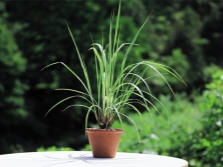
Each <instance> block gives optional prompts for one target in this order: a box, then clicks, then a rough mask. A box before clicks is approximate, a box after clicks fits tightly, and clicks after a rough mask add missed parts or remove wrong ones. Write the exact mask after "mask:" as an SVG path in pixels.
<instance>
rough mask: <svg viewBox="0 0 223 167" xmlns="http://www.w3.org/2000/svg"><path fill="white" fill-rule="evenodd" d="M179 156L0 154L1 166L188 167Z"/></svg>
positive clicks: (62, 153) (88, 153)
mask: <svg viewBox="0 0 223 167" xmlns="http://www.w3.org/2000/svg"><path fill="white" fill-rule="evenodd" d="M187 164H188V163H187V161H185V160H183V159H179V158H173V157H166V156H159V155H151V154H137V153H121V152H118V153H117V154H116V157H115V158H93V157H92V153H91V152H88V151H61V152H59V151H58V152H30V153H14V154H4V155H0V167H79V166H80V167H90V166H91V167H92V166H95V167H96V166H103V167H107V166H108V167H111V166H115V167H119V166H120V167H123V166H124V167H125V166H130V167H133V166H134V167H142V166H143V167H147V166H148V167H187Z"/></svg>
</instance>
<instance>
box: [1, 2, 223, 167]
mask: <svg viewBox="0 0 223 167" xmlns="http://www.w3.org/2000/svg"><path fill="white" fill-rule="evenodd" d="M117 7H118V0H64V1H60V0H57V1H37V0H36V1H10V0H9V1H0V112H1V115H0V154H6V153H14V152H25V151H26V152H28V151H44V150H89V145H88V142H87V139H86V137H85V132H84V118H85V114H86V111H85V110H84V109H82V108H70V109H69V110H67V111H66V112H61V110H63V109H64V108H65V107H66V106H67V105H69V104H75V103H77V102H79V101H77V99H73V101H72V100H70V101H67V102H64V103H63V104H61V105H60V106H58V107H57V108H55V109H54V110H53V111H52V112H51V113H50V114H49V115H48V116H47V117H44V115H45V113H46V112H47V110H48V109H49V108H50V107H52V106H53V105H54V104H55V103H56V102H58V101H59V100H61V99H63V98H65V97H67V96H70V95H72V94H70V92H62V91H55V90H54V89H55V88H59V87H61V88H75V89H82V87H81V85H80V83H79V82H78V81H77V80H76V79H75V78H74V77H73V76H72V75H71V74H70V73H69V72H67V70H66V69H65V68H63V66H60V65H58V66H54V67H52V68H50V69H46V70H44V71H40V70H41V69H42V68H43V67H44V66H46V65H48V64H50V63H52V62H55V61H61V62H64V63H66V64H67V65H69V66H70V67H71V68H72V69H73V70H74V71H76V72H77V73H78V74H79V75H80V76H82V75H83V74H82V73H81V68H80V66H79V62H78V59H77V54H76V52H75V48H74V46H73V43H72V40H71V38H70V36H69V33H68V30H67V27H66V24H65V21H64V20H67V22H68V23H69V25H70V27H71V29H72V31H73V33H74V36H75V39H76V42H77V44H78V46H79V49H80V52H81V53H82V55H83V56H84V57H85V61H86V64H87V67H88V70H89V71H92V75H91V77H92V80H93V78H94V76H95V74H94V71H93V69H94V57H93V54H92V51H89V50H88V49H89V48H90V44H91V43H92V39H91V36H92V38H93V39H94V41H99V42H100V40H101V37H102V36H104V37H105V38H106V37H107V36H106V35H107V34H108V31H109V30H108V25H109V19H110V16H111V13H112V11H115V10H116V9H117ZM151 12H152V13H151ZM121 13H122V17H121V32H122V41H123V42H130V41H131V39H132V38H133V36H134V34H135V33H136V31H137V29H138V28H139V27H140V25H141V24H142V23H143V22H144V20H145V19H146V18H147V16H148V15H150V19H149V22H148V23H147V24H146V26H145V27H144V29H143V31H142V33H141V34H140V36H139V38H138V40H137V43H138V44H139V46H137V47H135V48H134V50H133V51H132V53H131V54H130V55H129V59H128V61H129V62H130V63H134V62H135V61H141V60H155V61H157V62H161V63H164V64H166V65H168V66H171V67H172V68H173V69H175V70H176V71H177V72H178V73H179V74H180V75H181V76H182V77H183V79H184V80H185V82H186V83H187V86H184V85H183V84H181V83H179V82H178V81H177V80H174V79H171V78H168V81H169V83H170V84H171V86H172V87H173V89H174V91H175V95H176V96H175V97H173V96H172V94H171V92H170V91H169V90H168V89H167V88H165V86H164V85H165V83H164V82H162V81H161V80H159V79H158V78H153V79H152V80H150V82H149V84H150V86H151V88H152V91H153V93H154V95H156V96H157V97H159V99H160V101H162V103H164V105H165V106H166V110H167V111H166V112H167V113H165V114H164V115H165V116H162V114H161V115H157V114H154V115H153V116H151V115H150V113H148V112H147V111H142V113H143V114H142V115H143V122H141V121H140V119H139V118H138V115H137V114H134V113H130V116H131V118H132V119H133V120H135V122H136V123H137V124H138V125H139V127H140V135H141V143H140V144H139V143H138V140H137V136H135V135H132V134H135V131H134V127H133V126H132V125H131V124H129V123H128V122H125V123H124V128H125V132H124V134H123V137H122V141H121V143H120V148H119V151H127V152H140V153H154V154H160V155H168V156H175V157H179V158H184V159H186V160H188V161H189V163H190V166H191V167H193V166H196V167H200V166H202V167H209V166H210V167H211V166H215V167H222V166H223V140H222V138H223V128H222V121H223V103H222V102H223V55H222V53H223V47H222V46H223V45H222V44H223V1H220V0H219V1H218V0H212V1H210V0H193V1H190V0H178V1H173V0H166V1H164V0H162V1H161V0H128V1H127V0H123V2H122V12H121ZM92 84H94V83H92ZM158 108H159V105H158ZM160 110H161V111H162V107H161V106H160ZM166 115H168V118H167V117H166ZM91 123H92V124H93V123H95V120H94V118H93V117H92V118H91ZM114 126H116V127H119V126H120V125H119V124H118V123H115V125H114Z"/></svg>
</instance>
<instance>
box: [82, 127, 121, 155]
mask: <svg viewBox="0 0 223 167" xmlns="http://www.w3.org/2000/svg"><path fill="white" fill-rule="evenodd" d="M86 132H87V135H88V140H89V143H90V146H91V149H92V153H93V157H95V158H114V157H115V155H116V152H117V149H118V145H119V141H120V137H121V135H122V132H123V130H122V129H96V128H87V129H86Z"/></svg>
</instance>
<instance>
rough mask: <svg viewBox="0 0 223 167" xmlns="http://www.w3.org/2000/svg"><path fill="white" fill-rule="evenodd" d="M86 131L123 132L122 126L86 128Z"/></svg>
mask: <svg viewBox="0 0 223 167" xmlns="http://www.w3.org/2000/svg"><path fill="white" fill-rule="evenodd" d="M85 130H86V132H123V131H124V130H123V129H121V128H111V129H99V128H86V129H85Z"/></svg>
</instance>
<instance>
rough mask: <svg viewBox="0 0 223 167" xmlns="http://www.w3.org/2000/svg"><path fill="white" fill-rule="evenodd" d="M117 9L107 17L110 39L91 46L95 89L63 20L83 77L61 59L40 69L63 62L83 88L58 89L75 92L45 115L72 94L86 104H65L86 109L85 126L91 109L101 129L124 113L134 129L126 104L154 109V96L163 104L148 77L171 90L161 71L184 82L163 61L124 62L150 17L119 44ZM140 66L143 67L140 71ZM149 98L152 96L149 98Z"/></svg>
mask: <svg viewBox="0 0 223 167" xmlns="http://www.w3.org/2000/svg"><path fill="white" fill-rule="evenodd" d="M120 13H121V3H120V4H119V8H118V13H117V16H116V17H113V16H112V17H111V20H110V30H109V35H108V38H109V40H108V41H109V43H108V44H107V45H106V46H104V45H103V44H99V43H93V44H92V45H91V48H90V49H91V50H92V51H93V52H94V55H95V69H96V70H95V73H96V80H97V90H92V85H91V81H90V77H89V74H88V71H87V68H86V65H85V62H84V60H83V58H82V56H81V54H80V52H79V49H78V46H77V44H76V41H75V38H74V36H73V34H72V31H71V29H70V27H69V25H68V24H67V22H66V24H67V28H68V31H69V34H70V36H71V39H72V41H73V44H74V47H75V49H76V51H77V55H78V58H79V61H80V65H81V67H82V72H83V74H84V78H80V77H79V76H78V75H77V74H76V73H75V72H74V71H73V70H72V69H71V68H70V67H68V66H67V65H66V64H64V63H63V62H55V63H52V64H49V65H48V66H46V67H44V68H43V69H45V68H48V67H50V66H53V65H56V64H62V65H63V66H64V67H65V68H66V69H67V70H68V71H69V72H70V73H71V74H73V75H74V77H75V78H76V79H78V80H79V82H80V83H81V84H82V86H83V87H84V90H85V92H81V91H79V90H74V89H65V88H64V89H63V88H60V89H58V90H64V91H71V92H73V93H75V95H74V96H70V97H67V98H65V99H63V100H61V101H59V102H58V103H56V104H55V105H54V106H53V107H52V108H50V109H49V110H48V112H47V113H46V115H47V114H48V113H49V112H50V111H51V110H52V109H54V108H55V107H56V106H58V105H59V104H61V103H62V102H64V101H66V100H69V99H71V98H81V99H82V100H84V101H86V102H87V103H88V104H89V105H83V104H74V105H70V106H68V107H67V108H66V109H68V108H70V107H73V106H81V107H84V108H86V109H87V114H86V120H85V126H86V127H87V123H88V117H89V114H90V113H91V112H93V113H94V115H95V118H96V120H97V124H98V126H99V128H101V129H109V128H110V127H111V126H112V124H113V122H114V121H115V120H116V119H118V120H119V121H120V122H121V123H122V118H123V117H125V118H127V119H129V121H130V122H132V123H133V125H134V126H135V128H136V130H137V126H136V125H135V123H134V121H133V120H132V119H131V118H129V117H128V115H127V114H126V112H123V111H124V109H126V108H127V109H132V110H134V111H136V112H137V113H138V114H139V115H140V111H139V110H138V109H137V108H136V107H135V105H134V104H137V105H141V106H143V107H144V108H145V109H146V110H148V111H149V110H150V107H153V108H155V109H156V106H155V105H154V104H153V103H152V101H154V100H155V101H158V102H159V103H160V104H161V105H163V104H162V103H161V102H160V101H159V100H158V99H157V98H156V97H154V96H153V95H152V93H151V91H150V87H149V85H148V80H149V79H152V77H155V76H156V77H157V76H158V77H160V78H161V79H163V80H164V81H165V82H166V84H167V86H168V87H169V89H170V90H171V91H172V92H173V90H172V88H171V86H170V85H169V83H168V82H167V80H166V79H165V76H164V75H167V74H169V75H172V76H173V77H175V78H177V79H178V80H179V81H181V82H182V83H184V81H183V79H182V78H181V77H180V76H179V75H178V73H177V72H176V71H174V70H173V69H172V68H170V67H168V66H166V65H163V64H159V63H155V62H151V61H142V62H137V63H135V64H132V65H126V64H127V63H126V61H127V59H128V56H129V55H130V53H131V50H132V48H133V47H134V46H135V45H136V43H135V42H136V39H137V37H138V35H139V34H140V32H141V30H142V28H143V27H144V26H145V25H146V23H147V21H148V19H149V17H148V18H147V19H146V20H145V22H144V23H143V25H142V26H141V27H140V28H139V30H138V32H137V33H136V34H135V36H134V38H133V39H132V41H131V42H129V43H122V44H119V41H120V40H119V36H120V31H119V25H120V23H119V22H120ZM113 26H114V27H113ZM123 47H127V48H126V49H125V50H126V51H125V53H124V56H123V54H120V52H124V49H123ZM119 56H123V57H121V66H120V58H119ZM118 58H119V59H118ZM118 61H119V62H118ZM118 64H119V65H118ZM142 67H143V69H144V70H143V71H140V69H142ZM147 70H152V71H153V72H154V73H155V75H154V76H148V75H147V73H146V72H147ZM142 85H143V86H142ZM142 88H145V89H142ZM93 93H97V97H94V95H93ZM148 97H149V98H148ZM149 99H152V101H151V100H149ZM85 104H86V103H85ZM66 109H65V110H66ZM156 110H157V109H156ZM157 111H158V110H157ZM137 133H138V130H137Z"/></svg>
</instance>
